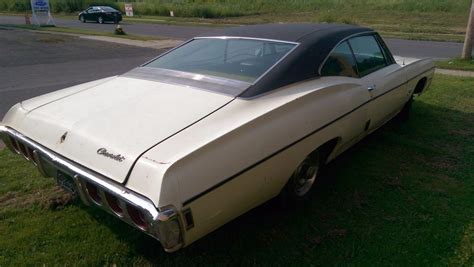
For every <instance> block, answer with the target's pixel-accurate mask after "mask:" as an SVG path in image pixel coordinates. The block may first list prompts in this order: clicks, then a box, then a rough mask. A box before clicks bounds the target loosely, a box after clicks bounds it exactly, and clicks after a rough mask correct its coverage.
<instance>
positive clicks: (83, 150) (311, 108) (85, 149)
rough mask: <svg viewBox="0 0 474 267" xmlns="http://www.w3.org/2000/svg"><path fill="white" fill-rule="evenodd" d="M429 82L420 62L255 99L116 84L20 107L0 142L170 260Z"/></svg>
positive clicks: (144, 82) (127, 79) (428, 70)
mask: <svg viewBox="0 0 474 267" xmlns="http://www.w3.org/2000/svg"><path fill="white" fill-rule="evenodd" d="M344 40H346V39H344ZM433 73H434V67H433V63H432V61H431V60H429V59H425V60H417V61H413V62H410V64H407V65H403V66H402V65H399V64H391V65H388V66H386V67H384V68H382V69H379V70H377V71H375V72H372V73H370V74H368V75H366V76H364V77H358V78H353V77H341V76H329V77H319V78H317V79H312V80H304V81H301V82H296V83H291V84H288V85H285V86H282V87H279V88H277V89H275V90H272V91H269V92H266V93H263V94H261V95H258V96H257V97H252V98H240V97H235V96H230V95H226V94H222V93H216V92H210V91H207V90H199V89H196V88H194V87H192V86H188V85H183V84H177V83H168V82H160V81H156V80H150V79H142V78H140V77H137V76H133V75H122V76H115V77H110V78H105V79H102V80H98V81H93V82H89V83H86V84H82V85H78V86H74V87H71V88H68V89H65V90H61V91H57V92H53V93H50V94H47V95H43V96H39V97H36V98H33V99H30V100H26V101H23V102H21V103H19V104H17V105H15V106H14V107H12V108H11V109H10V111H9V112H8V113H7V115H6V116H5V118H4V119H3V121H2V124H1V125H0V133H3V135H2V137H3V139H4V141H5V143H6V145H7V146H8V147H9V148H10V149H12V150H13V151H14V152H16V153H19V154H23V155H24V156H25V157H26V158H27V159H29V160H31V161H33V163H35V165H39V167H40V171H42V172H43V174H45V175H48V176H55V174H56V173H55V170H56V169H58V170H60V171H61V172H64V173H65V174H67V175H70V176H73V178H74V181H75V184H76V186H77V187H78V188H79V190H78V191H79V192H78V194H79V195H80V196H81V198H82V199H83V201H84V202H86V203H89V204H95V205H99V206H102V207H103V208H104V209H106V210H108V211H109V212H111V213H112V214H114V215H115V216H117V217H119V218H121V219H122V220H124V221H126V222H128V223H130V224H131V225H134V226H135V227H137V228H139V229H140V230H142V231H144V232H146V233H147V234H150V235H152V236H154V237H155V238H157V239H159V240H160V241H161V242H162V244H163V246H164V248H165V249H166V250H167V251H174V250H176V249H179V248H181V247H185V246H187V245H189V244H191V243H192V242H194V241H195V240H197V239H199V238H200V237H202V236H204V235H206V234H208V233H209V232H211V231H213V230H215V229H217V228H218V227H220V226H222V225H223V224H225V223H226V222H228V221H230V220H232V219H234V218H235V217H237V216H239V215H241V214H243V213H245V212H247V211H248V210H250V209H252V208H254V207H256V206H258V205H260V204H261V203H263V202H265V201H267V200H269V199H271V198H273V197H275V196H277V195H278V194H279V193H280V192H281V190H282V189H283V188H284V187H285V184H287V182H288V180H289V178H290V177H291V176H292V173H293V172H294V171H295V169H296V168H297V166H298V165H299V164H300V163H301V162H302V161H303V160H304V159H305V158H306V157H307V156H308V155H309V154H311V153H312V152H313V151H315V149H318V148H325V149H326V150H328V151H327V152H328V153H327V155H326V157H325V158H324V163H327V162H329V161H331V160H333V159H334V158H335V157H337V156H338V155H339V154H341V153H342V152H344V151H345V150H346V149H347V148H349V147H350V146H352V145H353V144H355V143H356V142H358V141H359V140H360V139H362V138H363V137H364V136H366V135H368V134H370V133H371V132H372V131H374V130H376V129H377V128H379V127H380V126H382V125H383V124H384V123H386V122H387V121H389V120H390V119H392V118H393V117H394V116H395V115H397V114H398V113H399V112H400V111H401V110H402V109H403V107H404V106H405V104H406V103H407V102H408V101H409V100H410V99H411V97H412V96H413V94H414V93H416V94H421V93H422V92H424V91H425V89H426V88H427V87H428V86H429V85H430V82H431V79H432V77H433ZM196 77H197V76H196ZM131 88H133V90H131ZM45 165H46V166H45ZM86 182H87V183H90V184H94V186H96V188H98V191H97V192H96V193H97V195H98V196H99V197H100V198H101V200H99V201H98V200H97V199H94V197H97V196H92V197H91V190H92V191H93V190H95V189H91V188H89V187H87V186H86ZM104 191H105V192H106V193H104ZM92 194H93V192H92ZM106 194H109V195H113V197H114V198H118V199H119V200H120V201H118V202H117V203H118V206H119V208H117V207H115V210H114V209H113V208H111V207H112V206H113V205H114V204H110V203H108V201H109V199H106ZM127 205H131V206H133V207H135V208H136V209H139V210H140V211H141V212H143V214H144V215H143V216H142V215H140V216H142V217H141V220H144V221H147V222H146V224H144V225H140V218H138V217H137V218H138V219H137V218H132V217H134V216H135V215H136V214H135V215H133V214H132V213H134V212H135V211H134V210H133V208H127V207H128V206H127ZM117 209H118V210H119V211H120V210H122V213H123V214H118V213H120V212H117ZM136 220H138V222H139V223H138V225H137V222H136ZM170 220H172V223H171V224H169V225H167V223H166V222H169V221H170Z"/></svg>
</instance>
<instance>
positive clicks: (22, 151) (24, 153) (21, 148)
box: [18, 143, 28, 157]
mask: <svg viewBox="0 0 474 267" xmlns="http://www.w3.org/2000/svg"><path fill="white" fill-rule="evenodd" d="M18 146H19V147H20V152H21V154H22V155H23V156H25V157H28V152H26V147H25V145H24V144H22V143H18Z"/></svg>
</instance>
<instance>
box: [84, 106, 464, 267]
mask: <svg viewBox="0 0 474 267" xmlns="http://www.w3.org/2000/svg"><path fill="white" fill-rule="evenodd" d="M448 119H449V120H456V121H459V120H466V121H469V120H471V122H472V114H466V113H462V112H459V111H456V110H451V109H446V108H442V107H438V106H434V105H429V104H426V103H423V102H416V103H415V104H414V109H413V112H412V118H411V119H410V120H409V121H408V122H404V123H402V122H399V121H395V120H392V121H391V122H389V123H387V124H386V125H384V126H383V127H381V128H380V129H378V130H377V131H375V132H374V133H372V134H371V135H369V136H367V137H366V138H364V139H363V140H362V141H360V142H359V143H358V144H356V145H355V146H353V147H352V148H350V149H349V150H347V151H346V152H344V153H343V154H342V155H340V156H339V157H338V158H337V159H336V160H334V161H333V162H331V163H330V164H329V165H328V166H327V167H326V169H325V171H324V173H323V175H322V176H320V178H319V181H318V184H317V186H316V188H314V190H313V192H312V193H311V195H310V196H309V197H308V199H306V201H305V202H303V203H296V204H295V205H292V206H289V207H285V208H282V207H281V205H280V204H281V203H280V201H279V199H278V198H275V199H272V200H270V201H269V202H267V203H265V204H263V205H261V206H259V207H257V208H255V209H253V210H251V211H249V212H247V213H246V214H244V215H242V216H240V217H238V218H237V219H235V220H233V221H231V222H229V223H228V224H226V225H224V226H223V227H221V228H219V229H218V230H216V231H214V232H213V233H211V234H209V235H207V236H206V237H204V238H202V239H200V240H198V241H197V242H195V243H194V244H191V245H190V246H189V247H187V248H184V249H181V250H179V251H177V252H175V253H172V254H168V253H166V252H164V251H163V250H162V248H161V246H160V244H159V242H157V241H155V240H154V239H153V238H151V237H148V236H146V235H144V234H142V233H140V232H139V231H137V230H134V229H133V228H132V227H130V226H128V225H126V224H125V223H122V222H119V221H117V220H116V219H115V218H113V217H112V216H109V215H103V214H102V213H103V212H102V211H95V210H94V209H88V210H89V212H90V214H91V215H92V216H93V217H94V218H96V219H97V220H99V221H100V222H101V223H104V224H106V225H107V226H108V227H109V228H110V229H111V230H112V231H113V232H114V233H115V234H116V235H117V238H119V239H120V240H122V241H123V242H126V243H128V244H129V245H130V247H131V249H133V253H136V254H138V255H140V256H142V257H144V258H146V259H147V260H148V261H149V262H153V263H158V262H162V261H163V260H164V259H166V262H168V263H173V262H175V261H178V259H182V258H186V262H192V263H194V264H199V263H202V262H212V261H214V260H215V262H216V263H217V262H220V263H223V264H224V263H232V264H236V265H237V264H239V265H240V264H241V265H244V264H245V265H248V264H252V265H255V264H258V263H262V262H263V263H267V264H268V263H271V262H274V263H278V264H280V265H281V264H285V263H287V264H297V263H298V262H300V263H301V262H306V263H308V262H315V261H318V259H319V260H322V261H323V262H324V261H325V262H327V261H332V264H341V263H344V262H346V263H347V261H348V260H351V259H354V258H357V256H358V255H370V256H371V257H376V256H374V255H376V254H377V253H381V252H380V251H375V250H376V249H373V250H374V251H373V252H371V251H370V248H373V247H372V245H371V244H369V242H370V241H371V240H379V237H378V235H380V234H383V235H386V238H383V239H384V240H383V241H378V242H384V244H385V245H386V247H387V251H384V250H382V251H383V253H384V256H387V255H392V254H391V253H392V252H389V248H390V247H392V246H393V247H398V246H399V245H400V243H401V242H402V241H401V240H400V239H397V238H391V237H390V236H391V235H390V234H389V233H388V232H387V231H386V230H385V228H386V227H388V228H389V229H392V228H393V229H397V230H401V231H406V232H407V233H409V234H415V235H417V238H418V239H419V242H420V243H426V244H429V243H430V242H432V241H433V236H432V235H431V234H430V233H424V232H421V231H420V232H417V231H416V230H415V229H413V228H411V227H410V225H411V224H410V223H411V222H415V221H417V220H419V218H418V217H417V216H419V215H418V214H419V213H420V212H419V210H420V209H422V208H423V209H425V210H428V211H429V212H432V213H438V211H439V209H440V206H441V205H442V202H443V201H444V200H443V199H442V198H439V199H438V198H433V199H431V198H430V200H429V201H428V200H426V199H424V197H423V195H421V194H420V195H418V193H416V192H418V191H422V190H425V186H426V183H427V182H426V175H431V176H433V177H434V178H433V179H437V178H436V177H437V176H436V173H439V172H443V170H444V169H445V168H447V167H446V166H434V165H432V164H433V163H436V162H440V160H446V161H448V162H451V163H452V164H456V163H455V162H454V163H453V162H452V161H451V160H452V158H453V157H456V155H459V154H458V153H462V152H460V151H452V150H451V149H452V147H453V146H455V145H456V144H457V143H458V142H459V140H462V139H463V138H465V136H462V135H465V134H466V131H470V132H468V133H467V134H469V135H470V137H471V138H472V137H473V131H472V129H457V130H456V131H451V130H449V127H450V125H451V123H450V122H449V121H447V120H448ZM453 123H454V122H453ZM466 127H468V125H466ZM436 131H438V132H436ZM463 131H464V132H463ZM448 133H449V134H450V135H451V136H450V138H449V139H443V142H444V144H442V145H440V146H439V147H436V149H433V148H432V147H431V145H430V144H435V143H437V140H438V138H440V137H439V136H440V135H446V134H448ZM427 144H428V145H427ZM431 149H433V150H431ZM436 150H439V151H438V152H433V151H436ZM455 167H456V166H455ZM432 172H433V173H432ZM413 192H415V193H413ZM446 194H449V192H448V193H446ZM452 197H455V196H452ZM392 205H393V207H391V206H392ZM107 216H108V217H107ZM440 216H441V215H440ZM469 223H470V222H469V221H468V220H467V219H466V220H465V221H463V220H457V221H456V222H455V223H453V224H452V225H451V226H452V227H458V228H459V229H462V228H463V227H464V225H468V224H469ZM433 227H436V226H433ZM435 230H436V228H435ZM438 230H439V231H443V229H441V228H440V229H438ZM423 233H424V234H423ZM354 240H356V241H354ZM366 240H368V241H366ZM354 242H356V243H354ZM366 242H367V243H366ZM357 248H359V249H357ZM362 248H368V249H369V251H365V250H363V249H362ZM407 249H408V252H409V253H408V255H407V257H410V255H411V254H410V253H413V255H415V254H416V253H423V251H424V249H427V248H421V247H420V248H419V251H412V250H410V249H411V247H409V246H408V248H407ZM377 250H378V249H377ZM361 257H362V256H361ZM210 259H212V260H210ZM294 260H296V261H294ZM388 262H390V261H388Z"/></svg>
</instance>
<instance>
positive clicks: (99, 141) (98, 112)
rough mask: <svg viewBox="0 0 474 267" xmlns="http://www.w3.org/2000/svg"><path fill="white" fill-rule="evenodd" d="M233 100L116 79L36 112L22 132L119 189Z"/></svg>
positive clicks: (31, 109)
mask: <svg viewBox="0 0 474 267" xmlns="http://www.w3.org/2000/svg"><path fill="white" fill-rule="evenodd" d="M233 99H234V97H232V96H228V95H223V94H217V93H212V92H207V91H205V90H200V89H196V88H190V87H187V86H180V85H171V84H165V83H160V82H156V81H148V80H140V79H134V78H127V77H117V78H113V79H111V80H108V81H106V82H105V83H102V84H99V85H97V86H93V87H91V88H89V89H87V90H83V91H80V92H78V93H75V94H72V95H69V96H66V97H63V98H59V99H56V100H54V101H51V102H50V103H48V104H43V105H39V106H37V107H34V106H31V105H29V106H28V107H27V109H28V113H27V115H26V117H25V118H24V120H23V121H22V122H20V123H19V125H17V126H18V129H17V130H19V131H20V132H22V133H23V134H25V135H26V136H28V137H30V138H31V139H33V140H35V141H36V142H38V143H40V144H42V145H44V146H46V147H47V148H49V149H51V150H53V151H55V152H56V153H58V154H60V155H63V156H64V157H66V158H68V159H70V160H73V161H75V162H77V163H79V164H81V165H83V166H85V167H87V168H89V169H91V170H93V171H96V172H98V173H100V174H102V175H104V176H106V177H108V178H110V179H113V180H115V181H117V182H119V183H122V182H124V181H125V179H126V177H127V174H128V172H129V171H130V169H131V168H132V167H133V164H134V162H135V160H137V159H138V158H139V157H140V155H141V154H142V153H143V152H145V151H146V150H147V149H149V148H151V147H153V146H154V145H156V144H157V143H160V142H162V141H163V140H166V139H167V138H168V137H170V136H172V135H173V134H175V133H177V132H179V131H180V130H182V129H183V128H186V127H188V126H189V125H191V124H193V123H194V122H196V121H198V120H200V119H202V118H203V117H205V116H206V115H208V114H210V113H211V112H213V111H215V110H217V109H219V108H220V107H222V106H223V105H225V104H227V103H228V102H230V101H232V100H233Z"/></svg>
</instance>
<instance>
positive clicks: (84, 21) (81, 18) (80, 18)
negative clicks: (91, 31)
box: [79, 15, 86, 23]
mask: <svg viewBox="0 0 474 267" xmlns="http://www.w3.org/2000/svg"><path fill="white" fill-rule="evenodd" d="M79 20H80V21H82V23H86V18H84V16H83V15H81V16H80V17H79Z"/></svg>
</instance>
